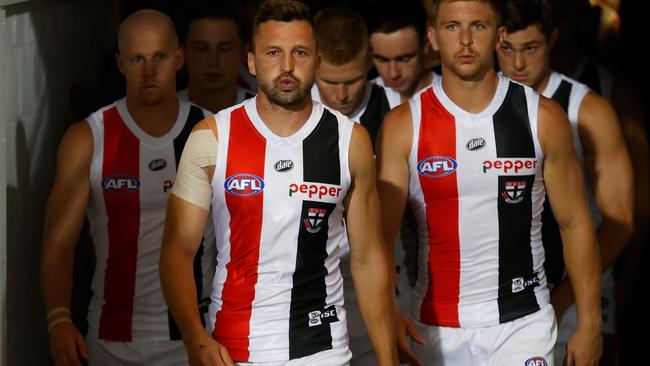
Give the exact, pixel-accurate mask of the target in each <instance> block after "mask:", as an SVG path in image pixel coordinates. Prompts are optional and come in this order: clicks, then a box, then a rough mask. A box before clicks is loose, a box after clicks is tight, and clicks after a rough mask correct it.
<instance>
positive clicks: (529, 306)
mask: <svg viewBox="0 0 650 366" xmlns="http://www.w3.org/2000/svg"><path fill="white" fill-rule="evenodd" d="M493 123H494V134H495V141H496V152H497V157H498V158H512V159H520V158H535V145H534V143H533V136H532V131H531V129H530V122H529V118H528V109H527V102H526V95H525V92H524V88H523V87H522V86H521V85H518V84H515V83H510V86H509V88H508V93H507V95H506V99H505V100H504V102H503V104H502V105H501V108H500V109H499V111H497V113H496V114H495V115H494V121H493ZM539 163H541V162H539ZM534 180H535V176H534V175H525V176H522V175H510V176H509V175H502V176H499V186H498V189H499V191H498V197H499V198H498V205H497V207H498V215H499V298H498V305H499V321H500V322H501V323H503V322H507V321H510V320H513V319H516V318H519V317H521V316H524V315H527V314H530V313H533V312H535V311H537V310H539V305H538V304H537V299H536V297H535V293H534V288H535V285H534V284H531V285H528V286H526V285H525V284H526V283H529V282H528V281H534V280H535V279H536V278H537V274H535V273H533V255H532V252H531V242H530V229H531V225H532V223H531V221H532V193H531V192H532V187H533V183H534ZM512 185H514V186H515V187H517V188H516V190H517V189H519V190H521V189H522V188H521V187H524V188H523V190H524V191H523V192H524V193H520V192H515V193H514V194H513V196H512V197H510V198H509V197H508V195H507V192H508V190H507V189H506V186H509V187H511V188H512ZM521 194H523V198H521V197H519V195H521ZM513 197H514V199H513ZM537 280H539V279H538V278H537ZM522 284H523V286H521V285H522Z"/></svg>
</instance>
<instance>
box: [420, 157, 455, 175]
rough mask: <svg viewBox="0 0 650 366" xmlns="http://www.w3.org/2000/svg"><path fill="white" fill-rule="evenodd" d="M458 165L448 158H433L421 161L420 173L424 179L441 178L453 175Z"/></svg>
mask: <svg viewBox="0 0 650 366" xmlns="http://www.w3.org/2000/svg"><path fill="white" fill-rule="evenodd" d="M457 167H458V164H457V163H456V160H454V159H452V158H450V157H447V156H431V157H428V158H424V159H422V160H420V162H419V163H418V173H420V175H421V176H423V177H429V178H440V177H444V176H445V175H449V174H451V173H453V172H454V171H455V170H456V168H457Z"/></svg>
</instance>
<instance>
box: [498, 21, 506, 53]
mask: <svg viewBox="0 0 650 366" xmlns="http://www.w3.org/2000/svg"><path fill="white" fill-rule="evenodd" d="M506 32H507V30H506V27H505V26H503V25H502V26H499V28H497V44H496V48H497V49H498V48H499V47H500V46H501V44H502V43H503V41H505V40H506Z"/></svg>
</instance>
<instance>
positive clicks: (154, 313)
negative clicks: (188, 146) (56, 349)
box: [87, 99, 215, 342]
mask: <svg viewBox="0 0 650 366" xmlns="http://www.w3.org/2000/svg"><path fill="white" fill-rule="evenodd" d="M207 115H208V114H207V112H206V111H204V110H202V109H200V108H199V107H197V106H194V105H191V104H189V103H187V102H182V101H181V102H180V106H179V112H178V117H177V119H176V122H175V123H174V125H173V127H172V128H171V130H170V131H169V132H167V134H165V135H164V136H161V137H152V136H150V135H147V134H146V133H145V132H144V131H143V130H141V129H140V127H138V125H137V124H136V122H135V121H134V120H133V118H132V117H131V116H130V115H129V112H128V110H127V107H126V102H125V100H124V99H121V100H118V101H117V102H115V103H113V104H111V105H109V106H106V107H104V108H102V109H100V110H99V111H97V112H95V113H93V114H92V115H90V116H89V117H88V118H87V121H88V124H89V125H90V127H91V129H92V133H93V140H94V151H93V157H92V162H91V167H90V198H89V202H88V207H87V216H88V220H89V222H90V235H91V237H92V241H93V245H94V247H95V254H96V258H97V266H96V269H95V274H94V276H93V281H92V290H93V297H92V300H91V302H90V306H89V311H88V323H89V334H90V335H92V336H94V337H98V338H100V339H103V340H108V341H118V342H130V341H132V340H168V339H172V340H179V339H181V338H180V333H179V331H178V328H177V327H176V324H175V323H174V321H173V319H172V317H171V316H170V314H169V313H168V310H167V305H166V303H165V299H164V298H163V294H162V291H161V288H160V279H159V275H158V273H159V272H158V261H159V257H160V246H161V244H162V236H163V226H164V222H165V212H166V207H167V199H168V197H169V192H170V191H171V188H172V185H173V184H174V179H175V176H176V167H177V165H178V162H179V160H180V156H181V152H182V149H183V146H184V145H185V141H186V140H187V137H188V136H189V133H190V131H191V130H192V128H193V126H194V125H195V124H196V123H198V122H199V121H201V120H202V119H204V118H205V117H206V116H207ZM203 244H204V245H203V247H202V248H201V249H200V250H199V253H198V254H197V258H195V263H194V269H195V280H196V281H197V282H196V286H197V294H198V295H199V296H200V297H199V299H198V300H201V299H202V296H201V295H202V293H203V294H207V293H209V292H210V289H211V287H210V285H211V282H212V274H213V268H214V266H215V253H214V248H215V244H214V232H213V230H212V229H211V228H207V229H206V234H205V236H204V243H203ZM202 273H203V274H205V275H203V274H202ZM204 276H205V277H204ZM206 305H207V304H206Z"/></svg>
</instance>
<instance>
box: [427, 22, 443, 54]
mask: <svg viewBox="0 0 650 366" xmlns="http://www.w3.org/2000/svg"><path fill="white" fill-rule="evenodd" d="M427 37H429V43H430V44H431V48H433V50H434V51H440V48H439V47H438V41H437V40H436V28H435V27H433V26H428V27H427Z"/></svg>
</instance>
